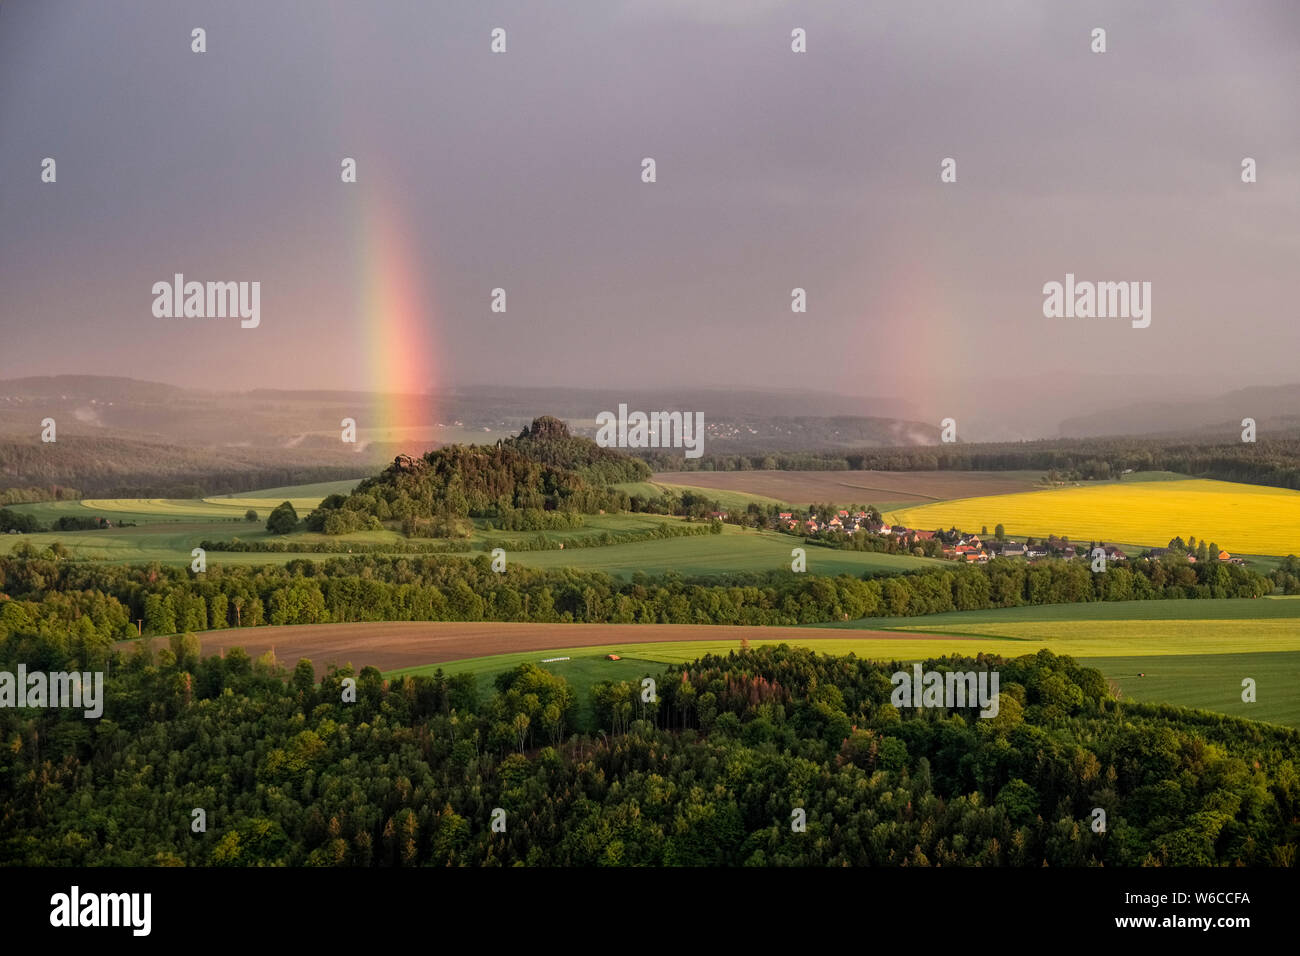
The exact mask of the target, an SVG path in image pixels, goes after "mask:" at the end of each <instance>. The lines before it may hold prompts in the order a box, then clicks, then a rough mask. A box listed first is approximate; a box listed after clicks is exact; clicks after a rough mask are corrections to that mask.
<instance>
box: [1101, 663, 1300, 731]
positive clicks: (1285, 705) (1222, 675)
mask: <svg viewBox="0 0 1300 956" xmlns="http://www.w3.org/2000/svg"><path fill="white" fill-rule="evenodd" d="M1079 662H1080V663H1082V664H1087V665H1088V666H1089V667H1095V668H1097V669H1098V670H1099V671H1101V672H1102V673H1103V674H1105V675H1106V677H1107V678H1108V679H1109V680H1111V681H1112V682H1114V684H1115V685H1117V686H1118V687H1119V690H1120V695H1121V699H1131V700H1139V701H1144V702H1150V703H1164V704H1177V705H1179V706H1181V707H1196V708H1199V709H1201V710H1213V711H1217V712H1219V713H1222V714H1231V715H1232V716H1233V717H1249V718H1250V719H1251V720H1265V721H1269V722H1270V723H1275V724H1288V725H1290V726H1292V727H1300V694H1297V692H1296V688H1297V687H1300V653H1297V652H1295V651H1274V652H1267V651H1266V652H1260V653H1253V654H1178V655H1174V654H1170V655H1160V656H1154V657H1152V656H1146V657H1080V658H1079ZM1139 674H1142V675H1143V676H1141V677H1139V676H1138V675H1139ZM1245 677H1250V678H1252V679H1253V680H1254V681H1255V685H1256V686H1255V694H1256V698H1255V702H1254V703H1249V704H1248V703H1245V702H1244V701H1242V699H1241V693H1242V687H1241V681H1242V678H1245Z"/></svg>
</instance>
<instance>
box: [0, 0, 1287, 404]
mask: <svg viewBox="0 0 1300 956" xmlns="http://www.w3.org/2000/svg"><path fill="white" fill-rule="evenodd" d="M701 11H707V12H701ZM196 26H201V27H204V28H205V29H206V31H207V47H208V51H207V52H206V53H204V54H196V53H193V52H191V49H190V44H191V39H190V31H191V29H192V28H193V27H196ZM493 27H503V28H505V30H506V31H507V52H506V53H505V54H503V55H501V54H497V55H494V54H492V53H491V52H490V51H489V43H490V36H489V34H490V31H491V29H492V28H493ZM795 27H802V28H804V29H805V30H806V31H807V45H808V52H807V53H806V54H795V53H793V52H791V49H790V43H791V39H790V32H791V30H792V29H793V28H795ZM1094 27H1103V28H1105V29H1106V31H1107V37H1106V41H1107V46H1108V50H1107V52H1106V53H1104V54H1096V53H1093V52H1091V50H1090V44H1091V42H1092V41H1091V36H1090V33H1091V30H1092V29H1093V28H1094ZM1298 94H1300V4H1297V3H1295V2H1292V0H1279V2H1275V3H1258V2H1234V3H1223V2H1210V3H1196V2H1143V3H1134V2H1130V0H1124V2H1116V3H1081V2H1069V3H1011V2H1008V3H994V2H980V3H971V2H969V0H954V2H951V3H927V2H914V0H908V2H906V3H903V2H896V0H890V2H883V3H868V2H862V0H843V2H833V0H815V2H813V0H810V2H799V0H785V2H777V0H659V2H651V0H623V2H616V0H590V2H581V3H578V2H570V3H566V2H560V0H547V2H538V0H527V2H519V3H491V2H480V0H474V2H469V0H466V2H457V3H453V2H432V0H423V2H396V0H375V2H369V3H364V4H362V3H359V2H352V3H325V2H320V0H311V2H301V3H288V2H280V0H256V2H251V0H250V2H228V3H210V4H205V3H183V2H171V0H168V2H161V0H160V2H136V0H130V2H123V0H108V2H106V0H94V2H61V3H48V2H34V0H7V2H5V3H3V4H2V5H0V240H2V242H0V378H8V377H15V376H19V375H29V374H56V373H65V372H76V373H89V372H94V373H103V374H121V375H130V376H133V377H138V378H147V379H155V380H161V381H167V382H174V383H178V384H190V385H198V386H203V387H232V388H244V387H258V386H280V387H291V388H300V387H325V388H370V387H375V386H376V385H378V384H381V383H378V382H376V381H375V374H374V363H373V362H371V361H370V360H369V359H367V355H368V354H369V352H370V350H372V349H373V348H375V347H377V346H375V345H374V344H373V343H376V342H382V341H384V339H385V333H383V331H382V329H383V323H384V322H386V321H388V322H393V321H397V320H394V319H393V318H392V317H391V316H383V315H378V314H376V313H377V312H379V311H382V310H383V309H384V308H389V309H391V308H394V307H396V308H402V307H401V306H393V305H392V303H393V302H395V301H405V302H406V303H407V305H406V307H405V309H404V311H405V312H406V313H407V314H406V315H405V317H404V318H403V319H401V321H407V322H411V323H414V324H417V325H418V326H419V327H420V332H419V334H418V335H414V334H412V335H407V336H406V337H405V342H406V343H407V344H405V345H403V344H402V343H401V342H394V343H392V344H391V349H392V350H393V351H395V352H397V353H401V352H403V351H406V350H408V349H409V350H412V353H413V354H414V352H418V353H419V354H418V355H416V356H415V357H414V358H413V357H412V354H408V355H405V356H403V355H401V354H395V355H388V356H379V357H378V358H379V364H381V365H384V364H389V365H394V366H397V365H402V367H405V368H408V369H409V368H411V367H412V365H413V364H414V365H415V366H416V367H418V368H420V369H424V370H427V375H428V377H429V378H430V381H429V384H430V385H435V384H469V383H496V384H504V385H510V384H520V385H547V384H559V385H569V386H574V385H582V384H591V385H599V386H609V385H618V384H628V385H637V386H661V385H662V386H677V385H694V386H703V385H727V384H737V385H749V386H780V387H797V386H806V387H811V388H819V389H833V390H837V391H840V392H843V393H846V394H857V395H884V394H889V395H898V396H904V397H909V398H913V399H917V400H922V399H925V400H928V399H930V398H932V397H934V396H940V397H942V398H945V399H947V398H948V397H949V396H951V395H956V394H962V393H965V394H967V395H969V394H970V392H969V390H970V389H972V388H974V389H977V390H978V389H992V390H996V391H999V392H1002V391H1004V390H1005V389H1006V388H1008V386H1009V384H1010V383H1011V382H1013V381H1014V379H1013V378H1012V376H1018V375H1020V374H1025V373H1033V374H1048V375H1067V374H1072V373H1076V372H1083V373H1088V374H1089V375H1091V376H1101V377H1103V380H1104V381H1106V382H1108V383H1109V384H1108V385H1107V386H1106V387H1107V388H1113V389H1114V392H1115V393H1116V394H1119V395H1121V396H1126V395H1129V394H1138V393H1141V392H1142V391H1143V388H1144V387H1145V386H1144V385H1143V384H1142V383H1143V382H1152V381H1156V380H1160V381H1161V382H1162V385H1161V387H1162V388H1167V387H1169V383H1170V382H1174V383H1175V386H1174V387H1180V386H1178V385H1177V382H1178V381H1181V382H1182V383H1183V384H1184V385H1185V386H1186V387H1190V388H1192V389H1195V390H1197V391H1198V392H1199V393H1201V394H1204V393H1205V392H1207V391H1210V392H1214V391H1222V390H1227V389H1230V388H1233V387H1239V386H1242V385H1247V384H1269V383H1282V382H1288V381H1295V380H1300V373H1298V372H1297V371H1296V364H1297V355H1298V354H1300V350H1297V343H1298V341H1300V334H1298V332H1297V328H1298V324H1297V323H1298V319H1300V316H1298V315H1297V293H1296V280H1297V277H1298V276H1300V113H1298V112H1297V96H1298ZM47 156H49V157H54V158H55V159H56V161H57V177H58V178H57V182H56V183H55V184H45V183H42V182H41V181H40V174H41V161H42V159H43V158H44V157H47ZM344 156H352V157H355V158H356V159H357V162H358V179H359V182H358V183H357V184H355V185H345V184H343V183H341V182H340V175H339V173H340V165H339V164H340V160H341V159H342V158H343V157H344ZM1247 156H1249V157H1253V158H1254V159H1255V160H1256V161H1257V163H1258V180H1259V181H1258V182H1257V183H1255V184H1253V185H1246V184H1243V183H1242V182H1241V161H1242V159H1243V157H1247ZM643 157H653V158H654V159H655V160H656V162H657V174H658V181H657V182H656V183H654V184H643V183H642V182H641V160H642V158H643ZM944 157H953V158H955V159H956V161H957V182H956V183H955V184H943V183H941V182H940V178H939V171H940V168H939V164H940V161H941V160H942V159H943V158H944ZM403 263H405V265H403ZM175 272H183V273H184V274H185V275H186V277H187V278H188V279H196V280H200V281H206V280H234V281H239V280H244V281H252V280H256V281H260V282H261V285H262V297H261V325H260V327H259V328H257V329H241V328H240V327H239V324H238V322H237V321H230V320H220V319H170V318H165V319H160V318H155V317H154V315H153V313H152V311H151V305H152V302H153V295H152V293H151V287H152V285H153V283H154V282H156V281H159V280H169V279H170V278H171V276H172V275H173V273H175ZM1067 272H1071V273H1074V274H1075V275H1076V276H1077V277H1078V279H1080V280H1085V279H1091V280H1099V281H1109V280H1114V281H1118V280H1136V281H1148V282H1150V283H1151V284H1152V303H1151V304H1152V317H1151V318H1152V321H1151V324H1150V327H1149V328H1146V329H1134V328H1132V327H1131V324H1130V323H1129V322H1128V321H1127V320H1124V319H1049V318H1045V317H1044V315H1043V299H1044V296H1043V293H1042V287H1043V284H1044V283H1046V282H1050V281H1062V280H1063V279H1064V277H1065V274H1066V273H1067ZM404 275H405V276H413V277H414V280H413V284H411V285H410V286H409V287H408V289H409V292H408V293H407V294H405V295H403V294H402V293H400V291H395V289H398V288H399V287H402V284H403V282H404V281H405V280H404V279H403V276H404ZM498 286H500V287H504V288H505V289H506V292H507V303H508V311H507V312H506V314H504V315H494V314H493V313H492V312H490V310H489V297H490V291H491V290H492V289H493V288H494V287H498ZM795 286H801V287H804V288H806V289H807V295H808V312H807V314H806V315H794V314H792V313H791V311H790V290H791V289H792V288H793V287H795ZM384 303H387V304H386V305H385V304H384ZM426 352H427V354H425V353H426Z"/></svg>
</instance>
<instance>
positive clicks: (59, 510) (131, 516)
mask: <svg viewBox="0 0 1300 956" xmlns="http://www.w3.org/2000/svg"><path fill="white" fill-rule="evenodd" d="M355 484H356V482H355V481H333V482H320V483H317V484H313V485H296V486H292V487H287V488H268V489H266V490H263V491H251V492H244V493H242V494H239V495H231V496H226V497H212V498H204V499H192V500H186V499H148V498H134V499H126V498H119V499H88V500H85V501H58V502H44V503H40V504H30V505H16V506H13V510H15V511H22V512H26V513H29V514H33V515H35V516H36V518H37V520H39V521H41V522H43V523H46V524H49V523H52V522H53V521H55V520H57V519H58V518H59V517H61V516H64V515H76V516H79V517H105V518H108V519H109V520H110V521H113V522H118V521H126V522H130V523H132V526H129V527H125V528H121V527H113V528H106V529H103V530H98V531H56V532H42V533H40V534H34V535H0V554H5V553H8V552H9V551H12V550H13V548H14V547H16V546H17V545H18V544H19V543H20V542H23V541H26V542H29V543H30V544H32V545H33V546H35V547H38V548H40V547H48V546H49V545H50V544H52V543H53V542H55V541H58V542H59V543H60V544H62V545H63V546H65V547H67V548H68V549H69V550H70V551H71V552H72V555H73V557H75V558H83V559H87V560H93V561H109V562H114V563H131V564H143V563H149V562H153V561H157V562H160V563H163V564H176V565H185V564H189V563H190V561H191V560H192V559H191V556H190V552H191V550H192V549H194V548H195V547H198V545H199V543H200V542H201V541H203V540H204V539H208V540H230V539H232V538H239V539H240V540H241V541H247V542H258V541H277V542H287V543H292V542H301V543H303V544H309V543H311V544H314V543H317V542H328V543H331V544H334V545H337V546H339V547H340V548H344V549H345V548H347V547H348V546H350V545H354V544H355V545H365V546H372V545H392V546H394V548H395V549H397V548H400V546H401V545H403V544H406V543H408V539H407V538H405V537H404V536H402V535H401V534H399V533H398V532H396V531H387V530H385V531H361V532H355V533H352V534H347V535H335V536H327V535H319V534H311V533H308V532H295V533H293V534H291V535H288V536H278V535H273V534H270V533H269V532H267V531H266V530H265V526H264V523H265V520H266V517H267V515H269V514H270V512H271V509H272V508H273V507H274V506H275V505H278V504H279V503H280V502H281V501H286V500H287V501H291V502H293V505H294V508H295V510H297V512H298V514H299V516H300V517H305V516H306V514H307V513H308V512H310V511H311V510H312V509H313V508H314V507H316V505H317V504H319V503H320V500H321V498H322V497H324V496H326V495H330V494H341V493H344V492H346V491H348V490H349V489H350V488H352V487H353V486H354V485H355ZM738 497H743V498H746V499H749V498H754V497H756V496H738ZM249 508H252V509H253V510H255V511H257V513H258V517H259V519H260V520H259V521H258V522H257V523H253V522H248V521H245V520H244V513H245V512H246V511H247V510H248V509H249ZM682 523H683V519H681V518H673V517H668V516H664V515H649V514H607V515H585V516H583V526H582V527H581V528H574V529H565V530H556V531H488V530H486V529H485V528H484V525H485V524H486V522H484V521H477V522H475V524H476V526H477V527H476V529H475V531H474V533H473V534H472V535H471V536H470V539H469V541H470V545H471V547H472V548H473V550H472V551H471V552H469V554H468V557H473V556H474V555H475V554H481V553H483V552H484V550H485V549H486V548H487V547H489V546H491V545H493V544H495V543H497V542H509V541H532V540H534V539H535V538H537V537H538V536H539V535H540V536H542V537H545V538H547V539H549V540H551V541H557V542H575V543H576V542H581V541H582V540H583V539H587V538H593V537H596V536H598V535H600V534H602V533H604V532H609V533H610V534H627V533H629V532H630V533H636V532H643V531H647V530H653V529H655V528H658V527H662V526H663V525H665V524H674V525H680V524H682ZM697 527H699V526H697ZM795 547H806V550H807V553H808V572H809V573H811V574H841V573H848V574H864V573H887V572H895V571H900V570H910V569H914V568H920V567H924V566H927V565H933V564H936V563H937V562H936V561H934V560H931V559H923V558H916V557H912V556H911V555H888V554H872V553H869V552H854V551H839V550H834V549H831V548H819V547H815V546H805V545H804V542H803V539H802V538H798V537H794V536H790V535H782V534H777V533H775V532H759V531H753V530H745V529H742V528H739V527H737V526H734V525H724V526H723V530H722V534H720V535H714V534H703V535H694V536H685V537H680V538H664V539H655V540H649V541H638V542H632V543H629V544H616V545H610V546H605V547H576V548H572V547H571V548H565V549H556V550H546V551H524V550H518V551H514V552H512V553H511V554H510V555H509V560H510V561H512V562H518V563H519V564H521V565H524V566H526V567H538V568H562V567H563V568H582V569H588V570H599V571H605V572H607V573H609V574H613V575H616V576H620V577H630V576H631V575H632V574H633V573H635V572H636V571H644V572H646V573H648V574H659V573H662V572H665V571H678V572H680V573H682V574H684V575H709V574H720V573H725V572H732V571H741V572H743V571H771V570H781V569H789V567H790V561H791V556H790V552H791V549H793V548H795ZM450 553H452V554H453V555H455V556H457V557H466V556H467V555H466V554H465V553H464V552H450ZM328 556H329V555H328V554H324V553H313V552H307V551H287V552H259V551H247V552H230V551H221V552H216V551H214V552H211V553H209V554H208V556H207V560H208V563H209V566H211V565H213V564H222V563H224V564H238V565H259V564H284V563H286V562H288V561H292V560H294V559H296V558H302V557H307V558H313V559H316V560H324V559H326V558H327V557H328Z"/></svg>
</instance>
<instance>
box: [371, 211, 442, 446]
mask: <svg viewBox="0 0 1300 956" xmlns="http://www.w3.org/2000/svg"><path fill="white" fill-rule="evenodd" d="M362 236H363V239H362V258H361V261H362V270H363V273H362V281H361V286H360V288H361V303H360V308H359V313H360V321H361V323H362V326H363V329H364V340H365V343H366V349H367V352H368V355H367V363H368V375H369V381H370V388H371V390H372V391H374V392H376V393H378V398H379V401H378V403H377V404H376V406H375V409H374V416H375V420H374V421H371V422H362V421H360V420H359V421H358V422H357V424H358V426H359V428H360V429H361V430H362V431H363V432H366V431H368V432H370V434H369V435H368V436H367V437H368V438H370V439H373V440H377V441H403V442H406V441H410V442H412V447H411V448H410V449H406V448H404V450H415V449H416V446H417V444H418V446H419V447H420V448H423V447H425V446H426V445H427V438H428V437H429V432H430V431H431V430H432V426H433V425H435V424H436V423H437V421H438V419H437V409H436V407H435V401H434V396H433V394H432V393H431V389H432V388H433V387H434V386H435V384H436V383H437V382H438V381H439V380H440V378H439V374H438V362H437V354H436V351H435V342H434V329H435V321H436V315H435V307H434V301H433V295H432V290H431V289H430V288H429V287H428V286H429V284H428V282H427V281H426V279H425V278H424V276H423V274H422V273H421V271H420V269H419V268H418V267H417V265H416V262H415V257H414V255H413V252H414V249H415V242H414V240H413V238H412V236H411V232H410V229H409V226H408V224H407V223H406V222H405V221H404V220H403V218H402V214H401V212H400V210H399V209H398V208H397V206H396V205H395V204H394V203H392V202H389V201H388V200H387V198H386V197H382V196H380V197H377V198H374V199H371V198H367V200H366V202H365V211H364V221H363V229H362ZM363 440H364V439H363Z"/></svg>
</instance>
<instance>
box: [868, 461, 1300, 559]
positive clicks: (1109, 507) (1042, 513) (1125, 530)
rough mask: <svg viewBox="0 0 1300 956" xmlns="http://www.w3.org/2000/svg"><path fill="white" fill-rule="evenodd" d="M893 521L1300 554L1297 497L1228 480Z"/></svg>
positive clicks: (983, 506) (1133, 487)
mask: <svg viewBox="0 0 1300 956" xmlns="http://www.w3.org/2000/svg"><path fill="white" fill-rule="evenodd" d="M887 517H888V518H889V520H890V521H891V522H894V523H896V524H903V525H906V526H907V527H909V528H920V529H923V530H930V529H934V528H949V527H952V526H954V525H955V526H956V527H958V528H960V529H962V530H963V531H979V530H980V529H981V528H982V527H984V526H987V527H988V529H989V532H990V533H992V531H993V529H994V528H995V527H996V526H997V525H999V524H1001V525H1002V526H1003V529H1004V530H1005V531H1006V533H1007V534H1009V535H1016V536H1034V537H1045V536H1047V535H1049V534H1057V535H1065V536H1067V537H1069V538H1070V540H1071V541H1094V540H1095V541H1114V542H1117V543H1119V544H1136V545H1144V546H1147V547H1164V546H1165V545H1167V544H1168V543H1169V540H1170V539H1171V538H1173V537H1175V536H1179V537H1182V538H1183V539H1184V540H1186V539H1187V538H1188V536H1191V535H1194V536H1195V537H1196V540H1197V541H1198V542H1200V541H1202V540H1204V541H1207V542H1213V543H1215V544H1217V545H1218V546H1219V547H1220V548H1223V549H1226V550H1227V551H1229V552H1231V553H1233V554H1236V553H1238V552H1240V553H1243V554H1274V555H1287V554H1300V491H1289V490H1287V489H1285V488H1265V487H1263V486H1260V485H1243V484H1237V483H1235V482H1228V481H1203V480H1200V479H1187V480H1185V481H1151V482H1133V483H1130V484H1125V483H1123V482H1118V483H1110V484H1104V485H1097V486H1093V487H1090V488H1089V487H1079V488H1054V489H1051V490H1045V491H1027V492H1022V493H1019V494H1013V495H991V496H989V497H985V498H960V499H957V500H954V501H941V502H936V503H935V504H930V505H921V506H919V507H916V508H902V509H899V510H897V511H894V512H891V513H890V514H889V515H888V516H887Z"/></svg>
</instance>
